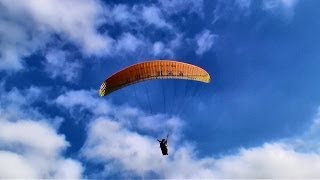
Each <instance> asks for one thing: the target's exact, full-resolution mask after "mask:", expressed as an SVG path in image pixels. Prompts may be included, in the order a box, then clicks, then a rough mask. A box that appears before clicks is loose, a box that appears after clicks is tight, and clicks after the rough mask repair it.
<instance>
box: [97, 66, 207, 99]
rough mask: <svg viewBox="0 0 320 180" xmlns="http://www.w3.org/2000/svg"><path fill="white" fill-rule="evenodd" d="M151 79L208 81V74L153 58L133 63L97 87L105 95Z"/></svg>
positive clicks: (190, 67) (198, 68)
mask: <svg viewBox="0 0 320 180" xmlns="http://www.w3.org/2000/svg"><path fill="white" fill-rule="evenodd" d="M151 79H186V80H193V81H199V82H203V83H209V82H210V75H209V74H208V73H207V72H206V71H205V70H204V69H202V68H200V67H198V66H195V65H192V64H188V63H183V62H178V61H172V60H153V61H147V62H142V63H138V64H134V65H132V66H129V67H127V68H125V69H123V70H121V71H118V72H116V73H115V74H113V75H112V76H110V77H109V78H107V79H106V80H105V81H104V82H103V83H102V85H101V86H100V89H99V94H100V96H106V95H108V94H110V93H112V92H113V91H116V90H118V89H120V88H123V87H125V86H129V85H131V84H134V83H138V82H141V81H145V80H151Z"/></svg>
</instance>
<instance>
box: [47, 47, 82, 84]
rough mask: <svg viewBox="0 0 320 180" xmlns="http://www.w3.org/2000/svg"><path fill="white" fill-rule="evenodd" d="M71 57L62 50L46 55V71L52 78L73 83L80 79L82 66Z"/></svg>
mask: <svg viewBox="0 0 320 180" xmlns="http://www.w3.org/2000/svg"><path fill="white" fill-rule="evenodd" d="M69 56H70V55H69V54H68V52H67V51H62V50H52V51H49V52H48V53H47V54H46V63H45V71H46V72H47V73H48V74H49V76H50V77H51V78H53V79H54V78H57V77H59V78H62V79H64V80H65V81H68V82H71V81H73V80H75V79H76V78H77V77H78V74H79V71H80V69H81V65H80V63H79V62H77V60H72V59H69V58H70V57H69Z"/></svg>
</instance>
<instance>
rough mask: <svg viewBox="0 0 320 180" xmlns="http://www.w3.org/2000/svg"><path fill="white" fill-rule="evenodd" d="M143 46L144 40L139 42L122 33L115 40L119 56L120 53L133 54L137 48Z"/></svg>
mask: <svg viewBox="0 0 320 180" xmlns="http://www.w3.org/2000/svg"><path fill="white" fill-rule="evenodd" d="M144 45H145V40H141V39H139V38H137V37H136V36H134V35H132V34H131V33H124V34H122V35H121V37H120V38H119V39H118V40H117V44H116V50H117V51H118V52H119V54H121V52H129V53H130V52H131V53H132V52H135V51H136V50H137V48H139V47H143V46H144Z"/></svg>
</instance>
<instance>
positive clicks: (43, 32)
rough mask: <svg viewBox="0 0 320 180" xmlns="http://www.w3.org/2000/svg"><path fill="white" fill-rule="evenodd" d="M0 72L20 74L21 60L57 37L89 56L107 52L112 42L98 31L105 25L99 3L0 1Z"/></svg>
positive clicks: (34, 0)
mask: <svg viewBox="0 0 320 180" xmlns="http://www.w3.org/2000/svg"><path fill="white" fill-rule="evenodd" d="M0 17H1V18H0V21H1V22H2V23H0V24H1V27H0V29H1V30H0V33H1V36H2V37H5V38H2V39H1V41H0V46H1V51H0V54H1V59H2V61H1V64H0V68H1V69H9V70H19V69H21V68H22V67H23V63H22V62H21V59H22V58H24V57H27V56H29V55H30V54H32V53H34V52H35V51H37V50H41V49H42V48H44V47H45V46H46V45H47V44H48V43H50V42H51V41H52V40H53V39H52V36H53V35H55V34H58V35H59V36H60V37H61V39H64V40H67V41H69V42H71V43H73V44H75V45H76V46H78V47H80V48H81V49H82V52H83V53H84V54H87V55H92V54H93V55H98V54H103V53H105V52H107V51H108V49H109V47H108V46H109V43H110V38H109V37H107V36H104V35H101V34H99V33H98V32H97V30H96V28H97V27H98V26H99V25H100V24H101V23H102V22H103V8H102V7H101V5H100V4H99V3H97V1H90V2H87V1H75V0H71V1H61V0H59V1H53V0H46V1H36V0H31V1H28V2H26V1H19V0H16V1H15V0H13V1H1V16H0Z"/></svg>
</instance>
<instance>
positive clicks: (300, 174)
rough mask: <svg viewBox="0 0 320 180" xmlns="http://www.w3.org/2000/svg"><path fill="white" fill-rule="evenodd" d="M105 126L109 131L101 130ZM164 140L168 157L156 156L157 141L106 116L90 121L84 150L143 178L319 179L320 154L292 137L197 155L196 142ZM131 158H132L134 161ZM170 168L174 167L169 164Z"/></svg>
mask: <svg viewBox="0 0 320 180" xmlns="http://www.w3.org/2000/svg"><path fill="white" fill-rule="evenodd" d="M105 129H108V131H105ZM177 142H178V141H174V142H170V141H169V143H170V144H169V148H170V149H169V156H168V157H161V155H159V153H160V151H159V149H158V148H157V146H158V143H157V142H155V140H154V139H153V138H152V137H150V136H146V135H142V134H139V133H137V132H136V131H134V130H130V129H128V127H126V126H125V125H123V124H121V123H119V122H117V121H114V120H112V119H109V118H97V119H95V120H94V121H92V123H91V124H90V126H89V131H88V139H87V141H86V144H85V146H84V149H83V154H84V156H85V157H86V158H88V159H89V161H94V162H98V163H99V164H104V165H105V167H106V170H108V169H110V168H107V167H108V166H117V168H115V169H113V170H114V171H116V172H118V173H121V174H123V173H129V174H130V173H131V174H132V173H134V174H136V175H138V176H140V177H146V178H319V177H320V173H319V171H318V169H319V168H320V154H317V153H314V152H299V151H297V150H296V147H295V146H294V145H292V140H291V141H290V142H289V141H286V142H283V141H279V142H272V143H265V144H264V145H262V146H260V147H252V148H241V149H240V150H239V151H238V152H237V153H235V154H230V155H225V156H221V157H219V158H213V157H204V158H198V157H197V156H196V154H195V153H194V151H195V147H194V146H191V145H183V144H177ZM133 162H134V163H133ZM172 167H174V168H172Z"/></svg>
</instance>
